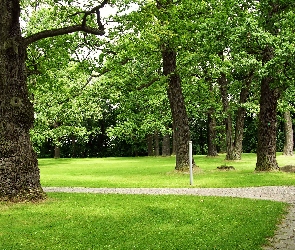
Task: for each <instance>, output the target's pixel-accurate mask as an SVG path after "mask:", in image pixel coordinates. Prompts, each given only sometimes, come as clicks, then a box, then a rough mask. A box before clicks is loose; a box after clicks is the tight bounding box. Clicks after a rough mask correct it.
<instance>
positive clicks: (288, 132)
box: [283, 110, 294, 156]
mask: <svg viewBox="0 0 295 250" xmlns="http://www.w3.org/2000/svg"><path fill="white" fill-rule="evenodd" d="M284 128H285V131H284V132H285V143H284V150H283V155H287V156H292V155H293V146H294V141H293V128H292V118H291V114H290V111H289V110H287V111H285V112H284Z"/></svg>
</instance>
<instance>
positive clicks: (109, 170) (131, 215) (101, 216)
mask: <svg viewBox="0 0 295 250" xmlns="http://www.w3.org/2000/svg"><path fill="white" fill-rule="evenodd" d="M223 159H224V155H222V156H220V157H217V158H206V157H204V156H196V157H195V160H196V162H197V164H198V165H199V166H200V168H201V169H202V172H201V173H195V176H194V178H195V181H194V182H195V186H199V187H238V186H262V185H294V183H295V182H294V178H295V177H294V174H288V173H254V168H255V155H254V154H245V155H243V160H242V161H241V162H226V164H227V165H233V166H234V167H235V168H236V171H231V172H220V171H217V170H216V167H217V166H219V165H223V164H225V161H224V160H223ZM278 160H279V163H280V165H286V164H291V163H292V160H293V158H292V157H291V158H287V157H283V156H279V157H278ZM174 161H175V159H174V157H170V158H153V157H142V158H107V159H59V160H54V159H41V160H40V169H41V180H42V184H43V186H85V187H188V186H189V176H188V174H181V173H175V172H174V171H173V168H174ZM48 196H49V198H48V199H47V201H44V202H42V203H39V204H7V203H0V225H1V230H0V249H1V250H2V249H16V250H19V249H24V250H26V249H28V250H29V249H30V250H33V249H36V250H37V249H38V250H39V249H67V250H68V249H69V250H71V249H79V250H80V249H82V250H84V249H122V250H124V249H145V250H146V249H169V250H170V249H204V250H207V249H210V250H211V249H222V250H228V249H244V250H245V249H249V250H250V249H251V250H255V249H260V248H261V246H262V245H263V244H265V242H266V238H267V237H269V236H272V235H273V233H274V230H275V227H276V224H277V222H278V219H280V218H281V216H282V215H283V214H284V211H286V207H287V206H286V204H283V203H278V202H271V201H263V200H249V199H238V198H216V197H194V196H173V195H164V196H147V195H102V194H99V195H94V194H67V193H65V194H53V193H51V194H48Z"/></svg>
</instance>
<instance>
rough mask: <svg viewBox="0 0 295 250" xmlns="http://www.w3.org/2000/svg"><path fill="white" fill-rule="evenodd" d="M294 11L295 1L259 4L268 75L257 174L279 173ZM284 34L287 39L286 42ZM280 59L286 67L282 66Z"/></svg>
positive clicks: (263, 82) (264, 79) (264, 82)
mask: <svg viewBox="0 0 295 250" xmlns="http://www.w3.org/2000/svg"><path fill="white" fill-rule="evenodd" d="M293 10H294V1H290V0H287V1H271V0H264V1H260V3H259V11H260V26H261V27H262V28H263V29H264V31H265V36H266V39H265V40H264V41H263V43H264V44H263V47H262V49H261V60H262V64H263V66H264V69H265V70H266V73H265V74H264V75H263V76H262V80H261V88H260V112H259V124H258V145H257V163H256V170H257V171H270V170H277V169H279V167H278V163H277V160H276V130H277V105H278V100H279V97H280V94H281V92H282V90H284V89H285V88H286V85H285V84H286V82H285V81H284V78H285V77H286V76H287V77H288V73H289V72H288V70H289V68H290V67H289V66H288V65H289V64H290V61H291V60H294V59H293V56H291V57H290V58H289V59H287V58H286V57H285V56H284V54H285V53H288V52H289V51H288V50H290V46H289V42H291V41H290V40H289V38H288V37H290V36H294V35H293V34H292V33H291V30H292V26H291V27H290V23H289V26H287V27H286V26H285V25H286V23H288V22H289V21H288V18H289V16H290V15H294V12H293ZM293 28H294V23H293ZM283 34H285V35H286V37H285V38H284V39H282V37H283ZM285 40H287V42H286V41H285ZM292 50H293V48H292ZM278 59H279V60H280V61H281V62H280V64H282V67H280V66H278V61H279V60H278ZM284 75H285V77H284ZM282 80H283V81H282Z"/></svg>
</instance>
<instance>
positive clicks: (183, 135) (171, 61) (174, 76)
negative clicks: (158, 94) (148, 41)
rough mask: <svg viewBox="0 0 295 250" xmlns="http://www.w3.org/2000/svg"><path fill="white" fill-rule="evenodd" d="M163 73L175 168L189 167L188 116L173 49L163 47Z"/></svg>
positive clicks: (184, 168) (183, 168)
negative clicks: (165, 81)
mask: <svg viewBox="0 0 295 250" xmlns="http://www.w3.org/2000/svg"><path fill="white" fill-rule="evenodd" d="M162 56H163V73H164V75H165V76H167V77H168V78H169V83H168V99H169V103H170V108H171V113H172V118H173V129H174V134H175V140H176V166H175V169H176V170H181V171H183V170H187V169H189V154H188V151H189V150H188V142H189V141H190V131H189V125H188V117H187V113H186V108H185V105H184V97H183V94H182V88H181V80H180V76H179V74H178V73H177V70H176V52H175V51H174V50H173V49H169V48H167V47H166V48H163V51H162Z"/></svg>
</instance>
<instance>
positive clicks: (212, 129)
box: [207, 108, 218, 156]
mask: <svg viewBox="0 0 295 250" xmlns="http://www.w3.org/2000/svg"><path fill="white" fill-rule="evenodd" d="M207 134H208V137H207V138H208V153H207V156H217V155H218V154H217V148H216V119H215V116H214V110H213V109H212V108H210V109H209V111H208V119H207Z"/></svg>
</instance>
